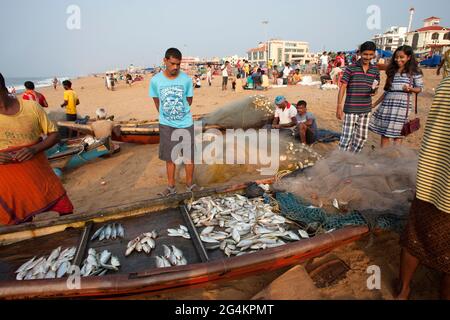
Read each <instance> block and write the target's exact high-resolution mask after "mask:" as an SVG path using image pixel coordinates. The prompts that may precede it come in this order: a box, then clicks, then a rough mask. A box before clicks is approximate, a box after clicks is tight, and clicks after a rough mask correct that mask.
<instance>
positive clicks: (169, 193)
mask: <svg viewBox="0 0 450 320" xmlns="http://www.w3.org/2000/svg"><path fill="white" fill-rule="evenodd" d="M176 194H177V190H176V188H175V187H167V188H166V189H165V190H164V191H162V192H159V193H158V196H161V197H170V196H173V195H176Z"/></svg>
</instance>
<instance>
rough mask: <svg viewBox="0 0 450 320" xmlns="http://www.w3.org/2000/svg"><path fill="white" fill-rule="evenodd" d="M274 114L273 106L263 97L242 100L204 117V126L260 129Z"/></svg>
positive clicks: (256, 96)
mask: <svg viewBox="0 0 450 320" xmlns="http://www.w3.org/2000/svg"><path fill="white" fill-rule="evenodd" d="M274 114H275V105H274V104H273V103H272V102H271V101H270V100H269V99H268V98H267V97H266V96H264V95H255V96H249V97H245V98H242V99H240V100H236V101H233V102H231V103H230V104H228V105H225V106H223V107H221V108H219V109H218V110H216V111H214V112H212V113H210V114H208V115H206V116H205V117H204V118H203V119H202V120H203V124H204V125H218V126H221V127H224V128H230V129H231V128H234V129H238V128H240V129H249V128H261V127H262V126H264V125H265V124H266V123H267V122H268V121H270V120H271V119H272V118H273V116H274Z"/></svg>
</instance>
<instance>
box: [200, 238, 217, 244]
mask: <svg viewBox="0 0 450 320" xmlns="http://www.w3.org/2000/svg"><path fill="white" fill-rule="evenodd" d="M200 239H202V241H203V242H207V243H219V241H218V240H216V239H213V238H210V237H206V236H200Z"/></svg>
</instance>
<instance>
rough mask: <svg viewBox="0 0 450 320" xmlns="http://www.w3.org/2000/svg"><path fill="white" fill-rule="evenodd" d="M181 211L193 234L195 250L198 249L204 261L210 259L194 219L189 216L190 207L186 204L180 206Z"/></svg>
mask: <svg viewBox="0 0 450 320" xmlns="http://www.w3.org/2000/svg"><path fill="white" fill-rule="evenodd" d="M180 212H181V215H182V216H183V218H184V221H185V223H186V227H187V228H188V230H189V234H190V235H191V240H192V243H193V244H194V247H195V250H197V253H198V255H199V256H200V259H202V262H207V261H209V257H208V254H207V253H206V249H205V247H204V246H203V243H202V241H201V239H200V236H199V235H198V232H197V228H196V227H195V225H194V222H193V221H192V219H191V217H190V216H189V212H188V209H187V208H186V206H185V205H182V206H180Z"/></svg>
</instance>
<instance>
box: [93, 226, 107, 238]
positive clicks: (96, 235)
mask: <svg viewBox="0 0 450 320" xmlns="http://www.w3.org/2000/svg"><path fill="white" fill-rule="evenodd" d="M104 228H105V226H102V227H101V228H100V229H98V230H97V231H95V233H94V235H93V236H92V238H91V241H93V240H95V239H96V238H98V237H99V236H100V233H101V232H102V231H103V229H104Z"/></svg>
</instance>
